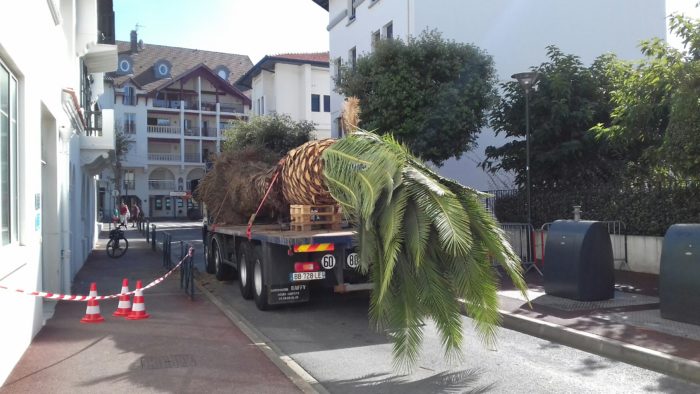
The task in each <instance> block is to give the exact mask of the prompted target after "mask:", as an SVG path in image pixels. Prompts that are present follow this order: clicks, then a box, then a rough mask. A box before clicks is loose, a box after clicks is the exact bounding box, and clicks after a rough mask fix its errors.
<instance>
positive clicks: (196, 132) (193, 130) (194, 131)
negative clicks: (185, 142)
mask: <svg viewBox="0 0 700 394" xmlns="http://www.w3.org/2000/svg"><path fill="white" fill-rule="evenodd" d="M200 134H201V130H200V127H198V126H192V127H187V128H185V135H186V136H188V137H199V136H200Z"/></svg>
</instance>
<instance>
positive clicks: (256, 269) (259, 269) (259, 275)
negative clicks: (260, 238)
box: [253, 253, 270, 311]
mask: <svg viewBox="0 0 700 394" xmlns="http://www.w3.org/2000/svg"><path fill="white" fill-rule="evenodd" d="M253 288H254V291H253V297H254V298H255V305H256V306H257V307H258V309H260V310H261V311H266V310H268V309H270V304H269V303H268V299H267V281H266V280H265V269H264V267H263V262H262V260H261V259H260V256H259V254H258V253H255V260H254V261H253Z"/></svg>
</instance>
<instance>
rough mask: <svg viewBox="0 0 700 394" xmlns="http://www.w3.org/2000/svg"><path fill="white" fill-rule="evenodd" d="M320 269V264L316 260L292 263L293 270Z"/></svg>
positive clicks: (309, 270) (308, 270)
mask: <svg viewBox="0 0 700 394" xmlns="http://www.w3.org/2000/svg"><path fill="white" fill-rule="evenodd" d="M320 269H321V265H320V264H318V263H316V262H308V263H294V272H314V271H318V270H320Z"/></svg>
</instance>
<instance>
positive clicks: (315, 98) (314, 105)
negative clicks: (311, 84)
mask: <svg viewBox="0 0 700 394" xmlns="http://www.w3.org/2000/svg"><path fill="white" fill-rule="evenodd" d="M320 110H321V97H320V96H319V95H318V94H312V95H311V112H319V111H320Z"/></svg>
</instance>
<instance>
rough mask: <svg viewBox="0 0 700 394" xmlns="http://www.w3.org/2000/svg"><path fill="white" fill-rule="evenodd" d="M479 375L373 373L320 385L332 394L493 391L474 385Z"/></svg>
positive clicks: (491, 386) (475, 372)
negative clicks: (409, 376)
mask: <svg viewBox="0 0 700 394" xmlns="http://www.w3.org/2000/svg"><path fill="white" fill-rule="evenodd" d="M481 375H482V372H481V371H479V370H476V369H467V370H464V371H455V372H441V373H438V374H436V375H433V376H429V377H427V378H425V379H420V380H412V381H409V380H407V379H406V378H405V377H403V376H396V375H390V374H382V373H376V374H370V375H366V376H363V377H361V378H359V379H352V380H336V381H329V382H324V385H325V386H326V388H328V390H329V391H331V392H333V393H353V392H358V391H362V392H365V393H373V392H376V393H486V392H489V391H492V390H494V389H495V386H496V385H495V383H489V384H479V383H478V381H479V379H480V377H481Z"/></svg>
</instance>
